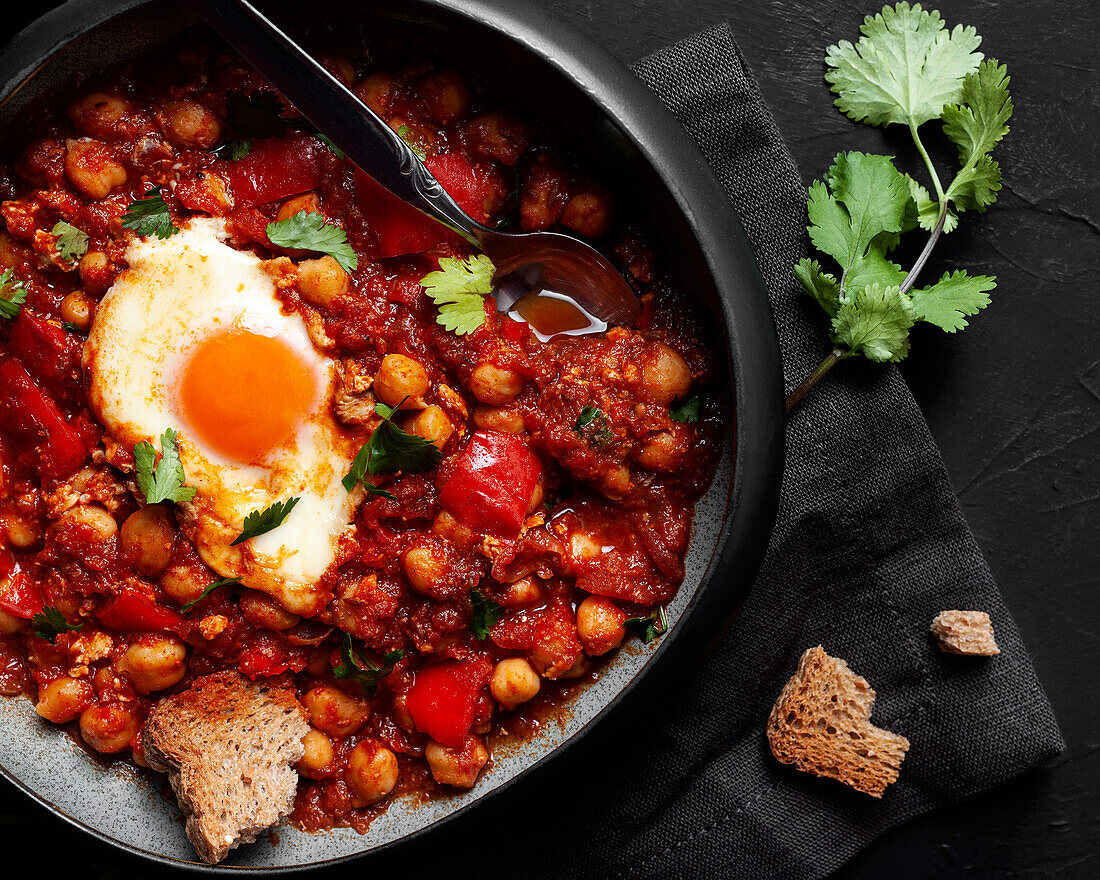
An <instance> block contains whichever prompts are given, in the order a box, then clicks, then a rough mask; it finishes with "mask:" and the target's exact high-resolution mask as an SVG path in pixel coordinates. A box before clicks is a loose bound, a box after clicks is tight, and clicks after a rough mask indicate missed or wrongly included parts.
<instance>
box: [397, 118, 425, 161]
mask: <svg viewBox="0 0 1100 880" xmlns="http://www.w3.org/2000/svg"><path fill="white" fill-rule="evenodd" d="M397 136H398V137H399V138H401V140H403V141H404V142H405V143H406V144H408V145H409V149H410V150H412V151H413V153H415V154H416V158H417V159H419V160H420V161H421V162H423V161H424V160H425V159H427V158H428V154H427V153H426V152H425V151H424V147H423V146H422V145H421V144H420V142H419V141H418V140H416V136H415V135H414V134H413V133H412V129H410V128H409V127H408V126H407V125H404V124H402V125H399V126H398V127H397Z"/></svg>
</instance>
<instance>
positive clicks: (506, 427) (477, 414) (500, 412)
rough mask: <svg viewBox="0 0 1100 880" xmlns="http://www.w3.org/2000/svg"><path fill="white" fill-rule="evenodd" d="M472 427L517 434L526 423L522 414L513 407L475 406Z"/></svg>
mask: <svg viewBox="0 0 1100 880" xmlns="http://www.w3.org/2000/svg"><path fill="white" fill-rule="evenodd" d="M474 427H477V428H481V429H482V430H483V431H485V430H489V431H503V432H504V433H505V434H519V433H520V432H521V431H523V430H524V428H525V427H526V425H524V423H523V416H522V415H521V414H520V413H519V412H518V411H517V410H514V409H505V408H503V407H498V406H475V407H474Z"/></svg>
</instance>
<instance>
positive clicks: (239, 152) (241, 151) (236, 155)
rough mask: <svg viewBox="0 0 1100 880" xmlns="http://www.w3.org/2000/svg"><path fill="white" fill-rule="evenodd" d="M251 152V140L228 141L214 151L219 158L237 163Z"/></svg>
mask: <svg viewBox="0 0 1100 880" xmlns="http://www.w3.org/2000/svg"><path fill="white" fill-rule="evenodd" d="M251 152H252V141H250V140H239V141H228V142H227V143H224V144H222V145H221V146H220V147H218V149H216V150H214V153H215V154H216V155H217V156H218V158H220V159H225V160H226V161H227V162H237V161H239V160H241V159H243V158H244V157H245V156H247V155H248V154H249V153H251Z"/></svg>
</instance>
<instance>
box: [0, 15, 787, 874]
mask: <svg viewBox="0 0 1100 880" xmlns="http://www.w3.org/2000/svg"><path fill="white" fill-rule="evenodd" d="M261 5H262V7H263V9H264V10H265V11H267V12H268V13H269V14H270V15H271V16H272V18H273V19H274V20H275V21H276V22H278V23H280V24H282V25H283V26H285V27H288V28H290V29H291V31H292V32H294V30H295V28H296V27H298V28H300V27H301V26H302V25H303V22H302V18H303V16H302V13H301V8H302V7H301V4H300V3H295V4H291V3H285V2H281V0H271V2H265V3H262V4H261ZM311 8H312V14H314V15H317V16H320V17H323V18H326V17H333V20H335V21H338V22H339V23H340V28H339V29H340V31H341V32H344V33H349V32H350V33H354V32H355V29H356V28H360V27H362V28H365V29H368V30H369V31H370V32H371V33H372V34H373V33H376V32H377V30H378V29H379V28H380V27H381V28H390V27H392V28H396V29H397V30H398V31H400V32H404V33H409V32H412V31H415V32H417V33H419V34H424V35H427V39H428V41H429V42H431V40H432V39H433V38H434V39H436V40H437V41H438V44H439V46H440V47H453V46H460V47H462V50H463V52H465V53H467V54H469V55H470V56H472V57H476V58H477V59H479V60H480V67H481V72H482V75H483V76H484V78H485V79H486V81H487V82H488V83H489V84H490V85H491V86H492V87H493V90H494V91H495V92H496V93H497V94H498V96H499V97H500V99H501V101H502V103H503V104H504V106H513V107H516V108H517V109H520V110H526V109H527V108H531V107H541V108H543V110H542V114H541V115H542V116H543V119H542V120H541V122H542V124H543V126H544V127H545V125H547V124H548V125H549V126H550V127H551V128H557V129H559V132H558V135H559V136H558V142H560V143H562V144H565V145H567V146H569V147H570V148H571V149H573V150H575V151H576V152H577V153H578V154H579V155H581V156H583V157H584V158H585V160H590V159H591V160H594V161H595V164H596V166H597V167H596V169H595V170H596V171H597V173H599V174H601V175H603V177H604V179H605V180H607V181H608V183H609V184H610V185H611V186H612V188H613V189H614V190H615V191H616V193H617V194H619V195H620V196H625V197H626V202H627V205H626V206H625V208H624V210H625V212H626V213H627V214H628V215H630V216H632V217H634V218H635V219H638V220H640V221H641V222H642V225H643V226H648V228H647V229H646V232H647V235H648V236H649V237H650V239H651V241H653V242H654V244H655V246H656V248H657V253H658V256H659V259H661V262H662V264H663V266H664V267H665V268H666V269H671V270H672V271H673V272H674V274H675V279H674V280H675V282H676V283H677V284H679V285H680V286H681V287H682V289H685V290H687V291H692V292H694V293H695V294H697V296H698V298H699V300H700V302H701V303H702V305H703V307H704V308H705V309H706V310H707V311H708V312H709V314H710V316H711V318H712V319H713V324H714V327H715V339H714V344H715V345H717V346H720V347H724V348H725V350H726V351H727V354H728V356H729V385H728V387H727V388H726V389H725V397H726V400H725V403H726V411H727V413H728V420H729V431H728V432H727V435H726V438H725V446H724V450H723V456H722V462H721V464H720V466H719V469H718V473H717V475H716V477H715V480H714V483H713V485H712V486H711V489H710V491H709V492H708V493H707V495H706V496H705V497H704V498H703V499H702V500H701V501H700V502H699V504H698V506H697V508H696V513H695V521H694V528H693V532H692V543H691V548H690V551H689V554H688V559H687V576H686V578H685V581H684V585H683V587H681V589H680V592H679V594H678V596H677V598H676V600H675V601H674V602H673V603H672V605H671V606H670V608H669V620H670V623H671V630H670V632H669V633H668V634H667V635H666V636H664V637H663V638H661V639H659V640H657V641H655V642H652V643H651V644H650V645H648V646H645V647H642V646H640V645H639V644H638V643H637V641H634V642H631V643H628V644H627V645H626V646H624V648H623V650H621V651H620V652H619V653H618V655H617V656H616V657H615V658H614V659H613V660H612V661H611V662H610V663H609V664H608V665H607V667H606V668H605V671H604V672H603V674H602V676H601V677H600V679H599V680H598V681H597V682H596V683H594V684H592V685H590V686H588V687H587V688H586V689H585V690H584V691H582V692H581V693H580V694H579V696H578V697H576V699H575V700H574V701H573V702H572V703H571V704H570V705H569V706H568V711H566V712H565V713H564V714H563V716H562V719H561V721H560V723H559V724H547V725H544V726H543V728H542V731H541V732H540V734H539V735H538V736H536V737H535V738H534V739H533V740H532V741H530V742H527V743H524V744H519V745H510V746H504V747H501V746H499V745H498V746H496V747H495V748H494V764H493V766H492V767H491V768H490V770H489V771H487V772H486V773H485V774H484V775H483V777H482V779H481V780H480V781H479V782H478V784H477V786H476V787H475V788H474V789H473V790H472V791H470V792H468V793H464V794H461V795H456V796H454V797H450V798H444V799H440V800H436V801H432V802H430V803H427V804H416V803H413V802H411V801H404V800H397V801H395V802H394V803H392V804H391V805H390V807H389V809H388V811H387V812H386V813H385V814H384V815H382V816H381V817H379V818H378V819H377V820H376V821H375V822H374V823H373V824H372V825H371V827H370V830H369V832H368V833H367V834H365V835H359V834H358V833H356V832H355V831H353V830H351V829H346V828H345V829H336V830H334V831H331V832H325V833H320V834H302V833H299V832H298V831H297V830H295V829H293V828H291V827H287V826H282V827H280V830H279V838H280V841H279V844H278V845H277V846H270V845H265V844H263V843H257V844H254V845H252V846H245V847H242V848H240V849H238V850H235V851H234V852H233V853H232V854H231V855H230V857H229V859H228V860H227V863H224V864H223V865H221V866H219V867H216V868H209V867H206V866H203V865H200V864H199V863H197V862H196V861H195V856H194V853H193V850H192V848H191V845H190V844H189V843H188V841H187V840H186V838H185V837H184V833H183V824H182V822H181V820H180V816H179V811H178V808H177V807H176V805H175V803H174V801H173V799H172V798H171V797H170V795H166V794H165V791H164V789H165V786H164V784H163V780H161V779H159V778H154V777H152V776H148V775H145V774H143V773H141V772H139V771H137V770H135V769H134V768H132V767H130V766H129V765H127V764H124V763H116V764H112V765H109V766H104V765H101V764H97V763H96V762H95V761H93V760H92V759H91V758H90V757H89V756H88V755H87V754H86V753H85V752H84V751H82V750H81V749H80V748H78V747H77V746H76V745H75V744H74V743H73V741H72V740H70V739H69V738H68V737H67V735H66V734H65V733H64V732H62V731H59V730H57V729H56V728H54V727H53V726H52V725H49V724H47V723H45V722H43V721H42V720H41V719H39V718H38V716H37V715H36V714H35V713H34V709H33V706H32V704H31V703H30V702H29V701H27V700H25V699H21V698H17V699H9V700H0V771H2V773H3V775H4V776H5V777H6V778H7V779H8V780H10V781H11V782H12V783H13V784H14V785H15V786H16V787H18V788H19V789H21V790H22V791H24V792H25V793H26V794H28V795H30V796H31V797H32V798H34V799H35V800H36V801H37V802H39V803H40V804H43V805H45V806H46V807H47V809H49V810H50V811H51V812H52V813H53V814H55V815H56V816H58V817H60V818H62V819H64V820H66V821H68V822H70V823H72V824H73V825H75V826H77V827H79V828H82V829H83V830H85V831H87V832H88V833H89V834H91V835H93V836H95V837H96V838H98V839H99V840H101V841H104V842H106V843H109V844H110V845H112V846H114V847H117V848H119V849H121V850H123V851H124V852H127V853H130V854H136V855H138V856H141V857H143V858H144V859H146V860H148V861H151V862H156V863H158V864H159V865H160V866H161V867H175V868H183V869H185V870H187V869H190V870H193V871H201V872H203V873H206V874H215V873H219V874H229V873H239V871H240V869H241V868H245V867H248V868H261V869H267V871H269V872H271V873H276V872H279V873H283V872H291V871H295V870H302V869H304V868H306V867H309V866H317V865H320V864H332V863H333V862H334V861H336V860H346V859H349V858H352V857H356V856H364V855H368V854H370V853H372V852H374V853H376V852H378V851H380V850H382V849H383V848H388V847H393V846H395V845H398V844H403V843H408V842H409V841H411V840H413V839H415V838H419V837H421V836H422V835H423V834H425V833H426V832H427V831H429V830H431V829H432V828H435V827H438V826H439V825H440V824H441V823H442V822H444V821H447V820H450V819H452V818H454V817H455V816H457V815H459V814H460V813H464V812H465V811H467V810H470V809H472V808H473V807H474V806H476V805H477V804H478V803H480V802H483V801H484V800H485V798H487V797H489V796H490V795H492V794H494V793H496V792H499V791H502V790H503V789H504V788H506V787H509V786H511V785H514V784H515V783H516V782H518V781H520V780H522V779H523V778H524V777H525V776H527V775H528V774H529V773H530V772H531V771H532V770H533V769H534V768H536V766H538V767H543V766H545V765H546V764H548V763H549V762H550V761H551V759H555V760H559V761H561V762H568V760H569V758H568V757H567V749H566V746H567V745H569V744H571V743H573V742H576V741H577V740H579V739H580V738H581V737H582V736H583V735H584V734H585V732H586V731H587V730H588V729H590V727H591V726H592V725H594V724H595V723H596V722H597V721H602V720H603V719H604V718H606V716H607V715H608V714H609V713H610V712H611V711H612V710H613V709H614V708H615V707H616V706H617V704H619V703H620V702H621V701H623V700H624V699H626V698H627V697H629V698H630V700H632V701H638V700H641V699H643V698H644V694H643V693H642V691H643V690H649V689H653V688H658V687H661V686H662V684H667V683H668V682H669V681H670V680H671V679H670V676H671V675H673V674H674V673H677V672H678V673H680V674H683V673H684V671H685V667H686V666H687V665H688V664H690V663H692V662H694V661H697V660H698V659H699V658H700V656H701V655H702V653H703V652H704V651H705V649H706V648H707V647H708V646H709V645H710V644H713V642H714V640H716V639H717V638H718V637H719V636H720V635H721V633H722V632H723V631H724V629H725V627H726V625H727V624H728V623H729V621H730V620H731V619H732V617H733V616H734V614H736V612H737V609H738V608H739V606H740V604H741V602H742V600H743V599H744V596H745V593H746V591H747V590H748V588H749V585H750V583H751V581H752V577H753V575H754V573H755V572H756V569H757V567H758V565H759V563H760V560H761V558H762V556H763V553H764V548H765V546H766V544H767V540H768V535H769V532H770V530H771V525H772V522H773V519H774V515H775V508H776V503H777V497H778V489H779V480H780V475H781V472H782V461H783V419H784V415H783V389H782V379H781V374H780V362H779V351H778V344H777V341H776V336H775V328H774V325H773V323H772V316H771V310H770V307H769V305H768V299H767V294H766V291H765V289H764V283H763V280H762V279H761V277H760V274H759V271H758V269H757V266H756V262H755V259H754V257H753V254H752V251H751V249H750V247H749V244H748V241H747V240H746V238H745V234H744V231H743V230H742V228H741V224H740V222H739V221H738V218H737V216H736V214H735V213H734V211H733V209H732V207H731V206H730V204H729V202H728V200H727V198H726V196H725V194H724V193H723V191H722V189H721V187H720V185H719V184H718V182H717V180H716V179H715V177H714V175H713V173H712V172H711V170H710V168H709V167H708V166H707V164H706V161H705V160H704V158H703V156H702V154H701V153H700V152H699V150H698V149H697V148H696V146H695V144H694V143H693V142H692V141H691V140H690V139H689V138H688V137H687V136H686V135H685V134H684V132H683V130H682V129H681V128H680V126H679V124H678V123H677V122H676V120H675V119H674V118H673V117H672V115H671V114H670V113H669V112H668V111H667V110H666V108H665V107H664V105H662V104H661V103H660V102H659V101H658V100H657V98H655V97H654V96H653V94H652V93H651V92H650V91H649V90H648V89H647V88H646V87H645V86H643V85H642V84H641V83H640V82H639V81H638V80H637V79H635V78H634V76H633V75H632V74H631V73H630V72H629V71H627V70H626V69H624V68H623V67H622V66H620V65H619V64H618V63H617V62H616V61H615V60H614V59H613V58H611V56H610V55H608V54H607V53H606V52H604V51H603V50H601V49H599V48H598V47H596V46H595V45H593V44H591V43H589V42H587V41H586V40H585V39H583V38H582V37H581V36H579V35H578V34H577V33H575V32H574V31H572V30H570V29H568V28H567V27H565V26H564V25H562V24H560V23H559V22H557V21H554V20H553V19H550V18H548V17H546V16H545V15H544V14H543V13H541V12H540V11H539V10H538V9H536V8H534V7H532V6H529V5H527V4H525V3H521V2H517V0H404V2H388V0H365V2H363V0H360V2H356V0H343V2H341V0H330V2H324V3H319V4H311ZM195 24H196V19H195V18H194V16H192V15H191V14H190V13H189V12H188V10H187V8H186V5H185V3H184V2H182V0H69V2H68V3H65V4H64V5H63V6H62V7H61V8H58V9H56V10H54V11H52V12H50V13H48V14H47V15H45V16H43V17H42V18H41V19H39V20H38V21H36V22H34V23H33V24H32V25H30V26H29V27H28V28H27V29H26V30H24V31H23V32H22V33H20V34H19V35H18V36H16V37H15V38H14V40H13V41H12V42H11V43H9V44H8V45H7V46H6V47H5V48H4V49H3V50H2V52H0V83H3V90H2V91H0V132H2V131H3V130H4V129H6V128H7V127H9V125H10V123H11V122H12V120H13V119H16V120H18V118H19V114H20V113H21V112H22V111H23V110H24V109H25V108H27V107H28V106H32V105H33V103H34V102H35V101H40V100H50V94H51V90H54V89H56V88H58V87H59V86H60V85H62V84H64V83H66V82H67V81H70V80H72V79H73V78H74V77H77V78H78V77H79V76H80V74H82V73H88V72H94V71H97V70H99V69H102V68H103V67H104V66H106V65H108V64H110V63H113V62H115V61H121V60H125V59H128V58H132V57H136V56H138V55H141V54H144V53H145V52H147V51H149V50H151V49H154V48H156V47H160V46H164V45H166V44H167V43H169V42H170V41H171V40H172V39H173V38H175V37H176V36H177V35H178V34H179V33H180V32H181V31H183V30H185V29H186V28H188V27H191V26H194V25H195ZM307 29H308V28H307ZM390 42H391V43H393V41H390ZM398 54H400V47H398ZM18 128H19V126H17V125H16V126H12V136H11V141H12V142H13V143H16V144H17V143H18V142H19V139H20V137H21V133H20V131H19V130H18ZM734 389H735V391H736V393H735V394H734V393H732V391H733V390H734ZM735 447H736V467H734V448H735Z"/></svg>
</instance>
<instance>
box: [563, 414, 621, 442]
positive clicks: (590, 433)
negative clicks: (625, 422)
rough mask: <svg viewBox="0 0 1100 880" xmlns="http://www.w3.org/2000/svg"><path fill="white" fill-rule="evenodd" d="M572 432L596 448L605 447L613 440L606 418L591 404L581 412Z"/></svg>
mask: <svg viewBox="0 0 1100 880" xmlns="http://www.w3.org/2000/svg"><path fill="white" fill-rule="evenodd" d="M573 430H574V431H575V432H576V433H577V434H578V435H580V436H581V437H584V438H585V439H586V440H587V441H588V442H589V443H591V444H592V445H593V446H596V447H600V446H606V445H607V444H608V443H610V442H611V441H612V440H613V439H614V437H613V435H612V434H611V424H610V423H609V422H608V420H607V416H606V415H604V412H603V410H602V409H600V408H599V407H597V406H592V405H591V404H589V405H588V406H586V407H584V409H582V410H581V414H580V415H579V416H578V417H577V422H576V424H575V425H573Z"/></svg>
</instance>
